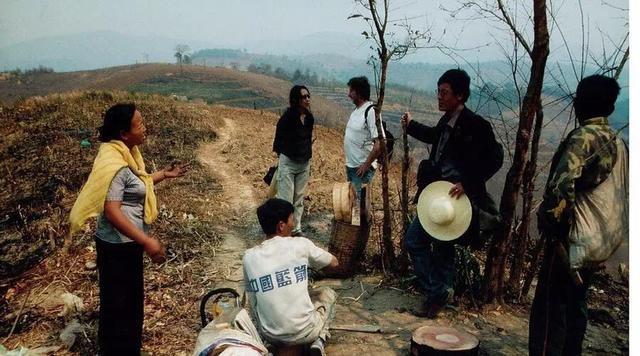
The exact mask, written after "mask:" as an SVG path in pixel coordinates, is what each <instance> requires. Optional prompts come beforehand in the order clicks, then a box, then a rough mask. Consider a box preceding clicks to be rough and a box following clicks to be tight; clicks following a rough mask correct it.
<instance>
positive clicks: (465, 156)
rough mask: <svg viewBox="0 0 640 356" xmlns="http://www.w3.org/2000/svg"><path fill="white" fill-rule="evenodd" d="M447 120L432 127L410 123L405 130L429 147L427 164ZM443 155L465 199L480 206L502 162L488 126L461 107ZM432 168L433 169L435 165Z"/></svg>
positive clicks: (500, 147)
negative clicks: (430, 146) (453, 172)
mask: <svg viewBox="0 0 640 356" xmlns="http://www.w3.org/2000/svg"><path fill="white" fill-rule="evenodd" d="M448 120H449V119H448V117H446V116H443V117H442V118H441V119H440V121H438V124H437V125H436V126H435V127H430V126H427V125H423V124H421V123H419V122H416V121H415V120H412V121H411V122H410V123H409V126H408V127H407V134H409V135H411V136H412V137H414V138H416V139H418V140H420V141H422V142H425V143H428V144H431V145H433V146H432V149H431V153H430V155H429V159H430V160H431V161H434V160H435V152H436V147H437V145H438V142H439V140H440V135H441V134H442V132H443V130H445V129H446V128H445V125H447V121H448ZM443 151H444V152H446V153H445V154H446V155H447V156H448V158H449V160H450V161H451V162H453V165H454V166H455V168H456V170H457V171H458V172H459V173H460V175H461V176H462V181H461V182H460V183H462V186H463V187H464V190H465V193H466V194H467V196H469V199H471V201H472V202H475V203H476V204H478V205H480V206H481V207H482V206H484V205H485V202H484V198H485V197H486V196H487V188H486V185H485V183H486V182H487V181H488V180H489V178H491V177H492V176H493V175H494V174H495V173H496V172H497V171H498V170H499V169H500V167H502V160H503V158H504V157H503V155H504V153H503V150H502V146H501V145H500V143H498V142H497V141H496V138H495V136H494V134H493V130H492V128H491V124H490V123H489V122H488V121H487V120H485V119H483V118H482V117H481V116H479V115H476V114H475V113H474V112H473V111H471V110H469V109H467V108H466V107H465V108H464V109H463V110H462V112H461V113H460V116H458V119H457V120H456V123H455V125H454V127H453V130H452V133H451V135H450V137H449V140H448V141H447V143H446V145H445V146H444V149H443ZM435 165H436V167H437V165H438V164H437V163H436V164H435ZM452 183H457V182H452Z"/></svg>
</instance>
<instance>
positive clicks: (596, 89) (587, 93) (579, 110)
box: [573, 74, 620, 120]
mask: <svg viewBox="0 0 640 356" xmlns="http://www.w3.org/2000/svg"><path fill="white" fill-rule="evenodd" d="M618 94H620V85H618V82H617V81H616V80H615V79H613V78H610V77H607V76H604V75H599V74H598V75H591V76H588V77H586V78H584V79H582V80H581V81H580V83H578V88H576V97H575V99H573V107H574V108H575V110H576V116H577V117H578V119H579V120H586V119H591V118H593V117H599V116H609V115H611V113H613V111H614V110H615V108H616V106H615V104H616V99H618Z"/></svg>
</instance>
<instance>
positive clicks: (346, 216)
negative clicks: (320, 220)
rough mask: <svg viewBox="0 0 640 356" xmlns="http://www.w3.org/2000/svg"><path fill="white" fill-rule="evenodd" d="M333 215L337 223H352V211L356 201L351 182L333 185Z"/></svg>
mask: <svg viewBox="0 0 640 356" xmlns="http://www.w3.org/2000/svg"><path fill="white" fill-rule="evenodd" d="M332 195H333V214H334V216H335V219H336V220H337V221H344V222H347V223H350V222H351V209H352V208H353V204H354V201H355V190H354V188H353V185H352V184H351V183H350V182H339V183H334V184H333V194H332Z"/></svg>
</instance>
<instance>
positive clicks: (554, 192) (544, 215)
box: [538, 117, 618, 239]
mask: <svg viewBox="0 0 640 356" xmlns="http://www.w3.org/2000/svg"><path fill="white" fill-rule="evenodd" d="M617 153H618V152H617V146H616V134H615V132H614V131H613V130H612V129H611V127H610V126H609V122H608V121H607V118H605V117H596V118H592V119H588V120H585V121H583V122H582V123H581V124H580V127H578V128H576V129H575V130H573V131H571V132H570V133H569V135H567V137H566V138H565V139H564V140H563V141H562V143H560V146H559V147H558V150H557V151H556V153H555V154H554V156H553V160H552V161H551V170H550V171H549V179H548V180H547V185H546V188H545V192H544V197H543V200H542V203H541V205H540V209H539V210H538V229H539V231H540V233H541V234H542V235H543V236H545V237H550V238H559V239H564V238H565V237H566V236H567V235H568V233H569V228H570V226H571V223H572V222H573V214H574V204H575V199H576V193H579V192H581V191H584V190H587V189H590V188H593V187H595V186H597V185H598V184H600V183H602V182H603V181H604V180H605V179H606V178H607V177H608V176H609V173H611V171H612V169H613V166H614V165H615V163H616V159H617Z"/></svg>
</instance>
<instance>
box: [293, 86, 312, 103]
mask: <svg viewBox="0 0 640 356" xmlns="http://www.w3.org/2000/svg"><path fill="white" fill-rule="evenodd" d="M302 89H304V90H306V91H307V92H309V89H307V87H306V86H304V85H294V86H293V88H291V90H290V91H289V108H290V109H297V108H298V107H299V106H300V99H302V93H301V91H302Z"/></svg>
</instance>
